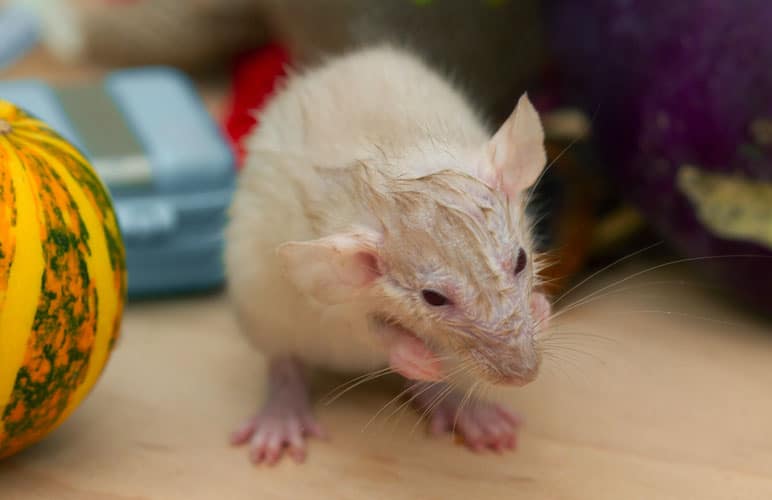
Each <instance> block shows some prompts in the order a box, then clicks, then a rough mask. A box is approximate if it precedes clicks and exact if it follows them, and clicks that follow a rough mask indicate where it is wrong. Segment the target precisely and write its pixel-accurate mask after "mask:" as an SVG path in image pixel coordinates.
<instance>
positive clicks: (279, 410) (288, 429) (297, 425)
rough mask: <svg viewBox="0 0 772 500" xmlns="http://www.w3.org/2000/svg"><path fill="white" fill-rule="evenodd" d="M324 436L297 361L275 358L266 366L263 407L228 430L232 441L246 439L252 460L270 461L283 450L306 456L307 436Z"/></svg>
mask: <svg viewBox="0 0 772 500" xmlns="http://www.w3.org/2000/svg"><path fill="white" fill-rule="evenodd" d="M310 436H314V437H325V433H324V431H323V430H322V428H321V426H320V425H319V424H318V423H317V422H316V419H315V418H314V415H313V413H311V407H310V403H309V401H308V391H307V390H306V385H305V382H304V381H303V377H302V375H301V366H300V363H299V362H298V361H296V360H294V359H292V358H276V359H272V360H271V362H270V366H269V370H268V397H267V399H266V401H265V403H264V404H263V408H262V410H260V412H258V414H257V415H255V416H254V417H252V418H250V419H249V420H247V421H246V422H244V423H243V424H242V425H241V427H239V428H238V429H236V431H235V432H234V433H233V434H231V443H233V444H234V445H242V444H246V443H249V458H250V459H251V460H252V462H253V463H255V464H260V463H267V464H269V465H273V464H275V463H276V462H278V461H279V459H280V458H281V456H282V453H283V452H284V450H285V449H286V450H287V453H288V454H289V455H290V456H291V457H292V458H293V459H294V460H295V461H296V462H298V463H300V462H302V461H303V460H305V458H306V438H308V437H310Z"/></svg>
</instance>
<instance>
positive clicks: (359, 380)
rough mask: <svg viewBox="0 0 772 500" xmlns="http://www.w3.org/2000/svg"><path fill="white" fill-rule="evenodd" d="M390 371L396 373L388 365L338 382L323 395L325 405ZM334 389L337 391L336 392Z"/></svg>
mask: <svg viewBox="0 0 772 500" xmlns="http://www.w3.org/2000/svg"><path fill="white" fill-rule="evenodd" d="M391 373H396V371H395V370H394V369H393V368H392V367H390V366H388V367H386V368H381V369H380V370H376V371H374V372H370V373H365V374H364V375H360V376H358V377H356V378H354V379H352V380H349V381H347V382H344V383H343V384H340V385H339V386H337V387H336V388H334V389H332V390H331V391H330V392H328V393H327V395H325V398H329V399H326V401H325V402H324V404H325V405H329V404H331V403H332V402H333V401H336V400H337V399H338V398H340V397H341V396H343V395H344V394H346V393H347V392H349V391H350V390H352V389H355V388H356V387H358V386H360V385H362V384H364V383H367V382H370V381H372V380H375V379H377V378H380V377H383V376H386V375H389V374H391ZM336 391H339V392H337V393H336Z"/></svg>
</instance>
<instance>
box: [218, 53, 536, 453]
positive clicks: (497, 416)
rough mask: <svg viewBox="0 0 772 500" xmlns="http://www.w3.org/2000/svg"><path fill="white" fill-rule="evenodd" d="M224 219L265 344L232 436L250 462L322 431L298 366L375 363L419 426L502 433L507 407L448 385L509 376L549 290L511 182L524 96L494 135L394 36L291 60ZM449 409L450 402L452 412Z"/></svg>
mask: <svg viewBox="0 0 772 500" xmlns="http://www.w3.org/2000/svg"><path fill="white" fill-rule="evenodd" d="M259 122H260V125H259V127H258V128H257V130H256V131H255V132H254V134H253V136H252V137H251V138H250V141H249V143H248V144H249V146H248V147H249V154H248V159H247V162H246V166H245V169H244V170H243V172H242V174H241V179H240V185H239V187H238V189H237V193H236V195H235V199H234V202H233V206H232V212H231V221H230V225H229V228H228V231H227V245H226V268H227V274H228V283H229V290H230V294H231V297H232V301H233V303H234V305H235V308H236V312H237V316H238V318H239V321H240V325H241V327H242V328H243V330H244V332H245V333H246V334H247V336H248V337H249V338H250V339H251V340H252V341H253V343H254V345H255V346H256V347H257V348H258V349H259V350H260V351H261V352H263V353H264V354H265V355H266V356H267V357H268V359H269V370H268V390H267V396H266V400H265V402H264V404H263V407H262V409H261V410H260V411H259V412H258V413H257V415H256V416H254V417H252V418H250V419H249V420H247V421H246V422H245V423H244V424H243V426H241V427H240V428H239V429H238V430H236V431H235V432H234V434H233V436H232V440H233V442H234V443H235V444H243V443H247V442H249V443H250V456H251V458H252V460H253V461H254V462H268V463H274V462H276V461H277V460H278V459H279V458H280V456H281V455H282V453H283V451H284V450H285V449H286V450H288V452H289V454H290V455H291V456H292V457H294V458H295V459H296V460H297V461H301V460H303V458H304V457H305V449H306V443H305V440H306V438H307V437H308V436H312V435H317V436H318V435H321V434H322V432H323V431H322V429H321V427H320V426H319V425H318V423H317V422H316V421H315V419H314V417H313V415H312V412H311V407H310V404H309V400H308V393H307V389H306V386H305V383H304V379H303V369H302V368H303V365H304V364H308V365H312V366H321V367H325V368H330V369H333V370H338V371H342V372H366V371H370V370H374V369H378V368H382V367H386V366H390V367H391V368H392V369H393V370H394V371H396V372H398V373H400V374H402V375H403V376H405V377H406V378H408V379H411V380H417V381H425V382H423V383H420V384H415V385H414V388H413V395H414V396H415V402H416V404H417V405H418V406H419V407H421V408H424V409H426V408H429V407H430V406H431V404H432V403H433V402H435V400H439V398H440V396H446V397H445V399H444V400H443V401H442V403H440V404H438V405H436V407H434V408H433V409H432V410H431V414H430V417H429V426H430V430H431V431H433V432H434V433H440V432H446V431H451V430H452V429H453V428H454V426H455V430H456V432H457V433H459V434H460V435H461V436H462V437H463V438H464V441H465V443H466V444H467V445H468V446H469V447H471V448H472V449H475V450H481V449H486V448H491V449H496V450H500V449H503V448H512V447H513V446H514V443H515V431H516V428H517V426H518V424H519V421H520V420H519V417H518V416H517V415H516V414H515V413H513V412H510V411H508V410H506V409H504V408H502V407H500V406H499V405H496V404H493V403H489V402H484V401H476V402H473V403H469V404H463V403H464V401H463V399H464V398H463V396H464V392H463V391H458V392H456V391H457V389H454V390H453V391H451V390H450V386H447V385H446V384H447V382H448V380H453V379H452V376H455V375H456V374H460V373H463V374H464V375H468V376H470V377H472V378H473V379H474V380H475V381H477V382H480V383H489V384H507V385H514V386H519V385H523V384H526V383H528V382H529V381H531V380H533V378H534V377H535V376H536V374H537V370H538V367H539V363H540V351H539V345H538V336H537V333H538V331H539V330H540V329H542V328H543V326H544V325H543V323H545V321H546V319H547V317H548V316H549V311H550V306H549V303H548V302H547V299H546V298H545V296H544V295H543V294H541V293H539V292H537V291H535V290H536V289H537V286H538V284H539V283H538V270H539V269H538V266H539V264H538V259H537V256H536V255H535V253H534V247H533V245H534V242H533V238H532V234H531V232H532V227H531V222H530V221H529V220H528V217H527V215H526V211H525V203H526V198H527V196H526V194H525V193H526V190H527V189H528V188H529V187H531V185H532V184H533V183H534V182H535V181H536V179H537V178H538V177H539V175H540V173H541V172H542V170H543V168H544V164H545V160H546V157H545V152H544V146H543V141H544V135H543V131H542V127H541V122H540V120H539V117H538V114H537V112H536V111H535V109H534V108H533V106H532V105H531V103H530V101H529V100H528V98H527V96H525V95H524V96H523V97H521V98H520V100H519V102H518V103H517V106H516V108H515V110H514V112H513V113H512V115H511V116H510V117H509V119H508V120H507V121H506V122H505V123H504V124H503V125H502V126H501V128H500V129H499V130H498V131H497V132H496V133H495V134H493V135H492V134H490V131H489V130H487V128H486V127H485V126H484V124H483V123H482V121H481V119H480V118H479V117H478V116H477V114H476V113H475V111H474V110H473V109H472V106H471V105H470V104H469V103H468V102H467V100H466V99H465V98H464V97H463V96H462V95H461V94H460V93H459V92H458V91H457V90H456V89H454V88H453V86H452V85H450V84H449V83H448V82H447V81H445V80H444V79H443V78H442V77H441V76H440V75H439V74H438V73H436V72H435V71H433V70H432V69H430V68H429V67H428V66H427V65H426V64H424V63H423V62H422V61H420V60H419V59H417V58H416V57H414V56H413V55H411V54H409V53H408V52H405V51H402V50H398V49H395V48H390V47H376V48H368V49H360V50H357V51H354V52H351V53H348V54H345V55H343V56H340V57H337V58H334V59H331V60H329V61H327V62H326V63H325V64H323V65H322V66H321V67H318V68H316V69H312V70H309V71H307V72H305V73H303V74H295V75H292V76H290V77H289V78H288V79H287V81H286V82H285V84H284V85H283V87H282V88H281V90H280V91H279V92H278V93H277V94H276V95H275V97H274V98H273V99H272V101H271V102H270V104H269V105H268V106H267V107H266V108H265V109H264V111H262V112H261V113H260V116H259ZM457 412H458V414H457Z"/></svg>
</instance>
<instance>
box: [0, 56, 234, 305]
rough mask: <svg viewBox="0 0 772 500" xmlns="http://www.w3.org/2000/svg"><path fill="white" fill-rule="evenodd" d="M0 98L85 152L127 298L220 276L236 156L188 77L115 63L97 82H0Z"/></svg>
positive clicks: (212, 281) (192, 286)
mask: <svg viewBox="0 0 772 500" xmlns="http://www.w3.org/2000/svg"><path fill="white" fill-rule="evenodd" d="M0 98H2V99H5V100H8V101H10V102H13V103H14V104H16V105H18V106H20V107H21V108H23V109H25V110H26V111H28V112H30V113H32V114H34V115H36V116H37V117H38V118H40V119H42V120H44V121H45V122H47V123H48V124H50V125H51V126H52V127H53V128H55V129H56V130H57V131H58V132H59V133H61V134H62V135H63V136H64V137H66V138H67V139H69V140H70V141H71V142H72V143H74V144H75V145H77V146H78V147H79V148H81V149H82V150H83V151H84V153H85V154H86V156H88V157H89V159H90V160H91V162H92V164H93V165H94V168H95V169H96V170H97V172H98V173H99V175H100V177H101V178H102V180H103V181H104V182H105V184H106V185H107V187H108V189H109V190H110V192H111V194H112V197H113V200H114V202H115V209H116V212H117V216H118V222H119V224H120V226H121V231H122V233H123V237H124V242H125V244H126V252H127V266H128V276H129V279H128V282H129V283H128V285H129V295H130V296H131V297H139V296H147V295H158V294H168V293H174V292H186V291H197V290H203V289H209V288H214V287H217V286H219V285H221V284H222V282H223V281H224V270H223V263H222V250H223V235H222V231H223V228H224V226H225V223H226V215H227V209H228V206H229V205H230V200H231V196H232V193H233V189H234V186H235V181H236V169H235V159H234V157H233V154H232V152H231V150H230V148H229V147H228V144H227V143H226V141H225V139H224V137H223V136H222V135H221V133H220V131H219V129H218V127H217V125H216V124H215V123H214V121H213V120H212V118H211V117H210V115H209V114H208V113H207V111H206V109H205V108H204V105H203V103H202V101H201V100H200V98H199V96H198V95H197V93H196V91H195V89H194V88H193V86H192V84H191V82H190V81H189V80H188V79H187V77H186V76H184V75H183V74H182V73H180V72H178V71H176V70H173V69H169V68H157V67H154V68H143V69H131V70H123V71H117V72H114V73H112V74H110V75H109V76H108V77H107V78H106V79H105V80H104V81H102V82H99V83H98V84H96V85H80V86H75V87H61V88H54V87H51V86H49V85H47V84H45V83H43V82H40V81H35V80H24V81H10V82H0Z"/></svg>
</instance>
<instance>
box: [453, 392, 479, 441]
mask: <svg viewBox="0 0 772 500" xmlns="http://www.w3.org/2000/svg"><path fill="white" fill-rule="evenodd" d="M480 383H481V381H480V380H478V381H477V382H475V383H474V384H472V387H470V388H469V390H468V391H466V393H464V397H463V399H461V403H459V405H458V408H456V414H455V415H454V416H453V433H454V434H455V432H456V426H457V425H458V416H459V415H461V412H462V411H463V409H464V406H465V405H466V404H467V403H468V402H469V401H470V398H471V397H472V394H474V391H475V389H476V388H477V387H478V386H479V385H480Z"/></svg>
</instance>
